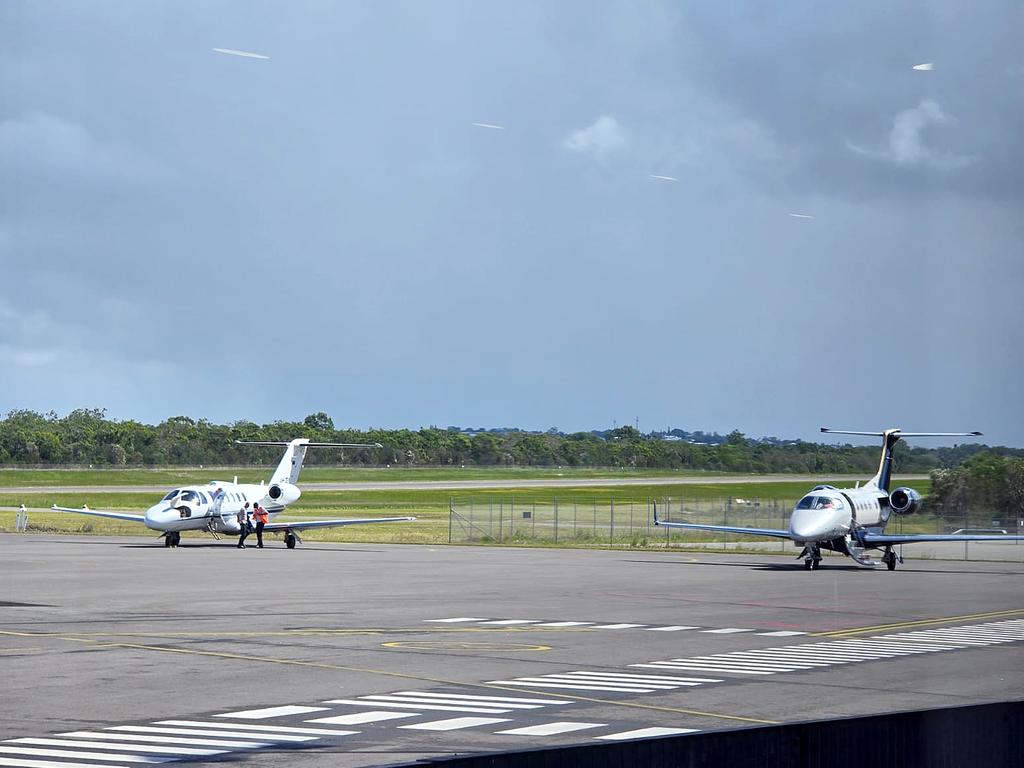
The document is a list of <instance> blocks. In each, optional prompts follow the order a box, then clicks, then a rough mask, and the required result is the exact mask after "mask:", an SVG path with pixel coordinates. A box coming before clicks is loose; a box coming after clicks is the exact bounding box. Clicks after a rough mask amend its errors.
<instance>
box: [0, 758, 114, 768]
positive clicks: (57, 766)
mask: <svg viewBox="0 0 1024 768" xmlns="http://www.w3.org/2000/svg"><path fill="white" fill-rule="evenodd" d="M0 765H8V766H12V768H121V766H117V765H111V764H110V763H65V762H60V763H58V762H55V761H53V760H30V759H28V758H22V757H0Z"/></svg>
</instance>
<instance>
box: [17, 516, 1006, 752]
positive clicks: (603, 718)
mask: <svg viewBox="0 0 1024 768" xmlns="http://www.w3.org/2000/svg"><path fill="white" fill-rule="evenodd" d="M250 541H252V539H250ZM0 553H2V558H0V583H2V584H3V592H2V593H0V664H2V665H3V673H4V674H3V683H2V686H0V694H2V695H0V765H3V766H14V768H18V767H19V766H20V767H21V768H76V766H83V765H89V766H92V768H100V767H101V766H103V765H110V766H120V767H121V768H130V766H132V765H136V764H138V763H139V762H153V761H154V760H158V761H164V760H189V761H191V762H199V763H206V762H224V761H232V762H239V763H244V764H246V765H252V766H264V765H267V766H269V765H278V764H281V763H284V762H285V761H287V762H288V764H289V765H300V766H303V767H305V766H327V765H331V766H365V765H388V764H394V763H401V762H405V761H409V760H415V759H419V758H423V757H429V756H434V755H449V754H466V753H473V752H490V751H496V750H505V749H524V748H533V747H539V746H545V745H550V744H568V743H600V742H601V741H602V740H604V741H614V740H617V739H621V738H632V737H653V736H655V735H658V734H659V733H678V732H683V731H688V730H693V731H706V730H712V729H723V728H737V727H756V726H757V725H760V724H766V723H774V722H785V721H795V720H806V719H817V718H828V717H833V716H841V715H854V714H868V713H876V712H886V711H896V710H903V709H912V708H920V707H931V706H944V705H955V704H967V703H978V702H989V701H1001V700H1007V699H1014V698H1018V697H1019V696H1020V691H1021V690H1024V664H1022V663H1021V662H1022V661H1024V652H1022V651H1024V596H1022V594H1021V583H1022V582H1021V577H1022V575H1024V565H1022V564H1021V563H1020V562H1002V563H995V562H962V561H959V562H958V561H937V560H928V559H922V560H914V559H912V555H911V553H910V552H909V548H908V553H907V555H908V560H907V562H906V563H905V564H904V565H903V566H901V567H900V568H898V569H897V570H896V571H895V572H888V571H885V570H864V569H861V568H857V567H856V566H854V565H852V564H851V563H850V561H849V560H843V559H839V558H827V559H826V560H825V562H824V564H823V567H822V569H821V570H819V571H804V570H803V568H802V567H801V565H800V563H799V562H797V561H795V560H788V559H782V558H779V557H777V556H769V555H740V554H731V553H730V554H726V555H721V554H719V555H714V554H704V553H693V552H688V553H681V552H664V553H652V552H629V551H591V550H555V549H516V548H486V547H455V546H444V547H427V546H402V545H352V544H328V543H315V544H312V543H311V544H309V545H300V547H299V548H298V549H296V550H286V549H285V548H284V546H283V544H282V543H281V542H280V540H278V539H270V540H269V541H268V544H267V547H266V548H264V549H263V550H262V551H260V550H259V549H256V548H255V547H249V548H247V549H245V550H238V549H237V548H236V547H235V546H234V542H232V541H223V540H222V541H219V542H215V541H212V540H211V541H209V542H201V541H195V540H186V542H185V543H184V545H183V546H182V547H180V548H177V549H165V548H164V547H162V546H161V545H160V544H159V542H156V541H155V540H149V539H145V538H136V537H123V538H99V537H74V536H37V535H12V534H6V535H0Z"/></svg>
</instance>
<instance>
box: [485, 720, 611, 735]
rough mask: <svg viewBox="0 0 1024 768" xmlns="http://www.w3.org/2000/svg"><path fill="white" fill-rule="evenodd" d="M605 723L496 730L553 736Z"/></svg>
mask: <svg viewBox="0 0 1024 768" xmlns="http://www.w3.org/2000/svg"><path fill="white" fill-rule="evenodd" d="M604 725H606V723H571V722H568V721H566V722H560V723H545V724H544V725H528V726H526V727H525V728H513V729H511V730H509V731H498V733H500V734H505V735H507V736H554V735H555V734H557V733H572V732H573V731H585V730H587V729H588V728H601V727H602V726H604Z"/></svg>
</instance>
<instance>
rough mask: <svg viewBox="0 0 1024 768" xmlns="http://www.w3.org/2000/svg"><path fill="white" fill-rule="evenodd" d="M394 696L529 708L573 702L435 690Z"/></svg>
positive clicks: (402, 693) (454, 702)
mask: <svg viewBox="0 0 1024 768" xmlns="http://www.w3.org/2000/svg"><path fill="white" fill-rule="evenodd" d="M392 695H393V696H423V697H424V698H432V699H451V700H452V704H457V703H459V700H462V701H465V702H467V703H472V702H476V703H480V704H487V703H490V704H493V705H495V706H497V705H500V706H505V707H507V706H511V705H513V704H525V705H528V707H529V708H537V707H542V706H544V705H545V704H572V702H571V701H566V700H565V699H534V698H530V699H519V698H511V697H509V696H479V695H477V694H465V693H435V692H433V691H395V693H394V694H392Z"/></svg>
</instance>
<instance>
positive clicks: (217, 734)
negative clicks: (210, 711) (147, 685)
mask: <svg viewBox="0 0 1024 768" xmlns="http://www.w3.org/2000/svg"><path fill="white" fill-rule="evenodd" d="M104 730H110V731H128V732H131V733H166V734H170V735H171V736H213V737H214V738H218V739H256V738H259V739H265V740H267V741H276V742H282V743H287V742H302V741H316V736H295V735H293V734H285V733H266V732H263V733H259V734H255V733H246V732H243V731H222V730H213V729H212V728H160V727H156V726H152V725H118V726H114V727H113V728H107V729H104Z"/></svg>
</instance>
